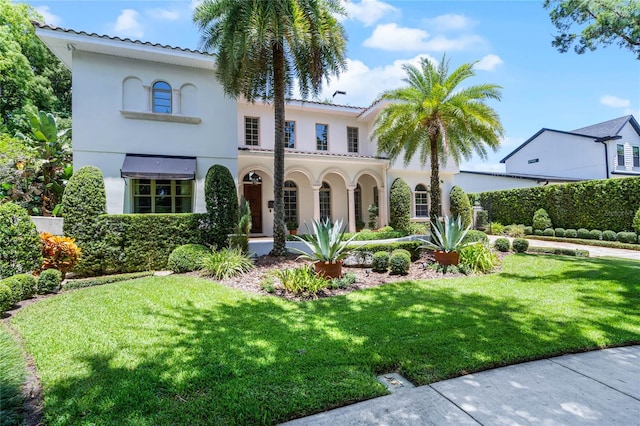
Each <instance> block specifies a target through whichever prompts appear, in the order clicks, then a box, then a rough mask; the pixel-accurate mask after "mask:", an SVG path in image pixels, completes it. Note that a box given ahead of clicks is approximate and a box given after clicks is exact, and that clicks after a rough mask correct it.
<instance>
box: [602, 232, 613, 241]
mask: <svg viewBox="0 0 640 426" xmlns="http://www.w3.org/2000/svg"><path fill="white" fill-rule="evenodd" d="M602 239H603V240H605V241H615V240H616V233H615V232H613V231H610V230H607V231H604V232H603V233H602Z"/></svg>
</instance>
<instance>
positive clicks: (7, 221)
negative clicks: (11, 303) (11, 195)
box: [0, 203, 42, 278]
mask: <svg viewBox="0 0 640 426" xmlns="http://www.w3.org/2000/svg"><path fill="white" fill-rule="evenodd" d="M41 264H42V252H41V250H40V236H39V235H38V231H37V230H36V225H35V224H34V223H33V222H32V221H31V218H30V217H29V215H28V214H27V211H26V210H25V209H24V208H22V207H20V206H19V205H17V204H14V203H4V204H0V278H2V277H10V276H12V275H15V274H21V273H24V272H33V271H35V270H37V269H38V268H40V265H41Z"/></svg>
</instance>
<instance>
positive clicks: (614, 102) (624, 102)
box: [600, 95, 631, 108]
mask: <svg viewBox="0 0 640 426" xmlns="http://www.w3.org/2000/svg"><path fill="white" fill-rule="evenodd" d="M600 103H601V104H602V105H605V106H608V107H611V108H629V105H631V102H630V101H629V99H622V98H619V97H617V96H613V95H604V96H602V97H601V98H600Z"/></svg>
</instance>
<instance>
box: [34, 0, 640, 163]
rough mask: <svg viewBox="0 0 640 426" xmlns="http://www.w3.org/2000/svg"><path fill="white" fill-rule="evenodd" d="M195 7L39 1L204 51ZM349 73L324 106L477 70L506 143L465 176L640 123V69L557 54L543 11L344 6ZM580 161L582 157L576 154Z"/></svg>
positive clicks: (62, 17) (501, 6) (89, 27)
mask: <svg viewBox="0 0 640 426" xmlns="http://www.w3.org/2000/svg"><path fill="white" fill-rule="evenodd" d="M196 1H197V0H194V1H190V0H175V1H95V0H94V1H83V0H79V1H78V0H76V1H59V0H31V1H28V3H29V4H31V5H32V6H34V7H35V8H36V9H37V10H38V11H39V12H40V13H41V14H42V15H43V16H44V18H45V21H46V22H47V23H49V24H53V25H57V26H61V27H64V28H70V29H74V30H77V31H87V32H89V33H92V32H95V33H98V34H108V35H112V36H120V37H129V38H133V39H140V40H143V41H150V42H154V43H162V44H169V45H172V46H179V47H185V48H192V49H197V48H199V47H200V45H199V34H198V29H197V27H196V26H195V25H194V24H193V23H192V20H191V17H192V13H193V8H194V5H195V4H196ZM346 8H347V11H348V13H349V17H348V18H347V19H345V20H344V21H343V24H344V26H345V29H346V32H347V35H348V38H349V41H348V47H347V57H348V70H347V71H346V72H345V73H343V74H342V75H341V76H340V78H338V79H335V78H334V79H333V80H332V81H331V82H330V84H329V85H328V86H326V87H325V89H324V91H323V94H322V95H321V97H320V98H321V99H326V98H329V97H330V96H331V94H332V93H333V92H334V91H335V90H344V91H346V92H347V94H346V95H345V96H341V95H339V96H337V97H336V98H335V101H336V103H341V104H348V105H355V106H368V105H369V104H371V102H372V101H373V100H374V99H375V98H376V97H377V96H378V95H379V94H380V93H381V92H382V91H384V90H387V89H391V88H396V87H399V86H400V85H401V84H402V82H401V79H402V77H403V76H404V73H403V71H402V64H405V63H417V61H418V60H419V59H420V58H421V57H424V56H429V57H431V58H434V59H436V60H440V59H441V58H442V55H443V53H445V52H446V54H447V56H448V57H449V58H450V60H451V67H452V69H453V67H456V66H458V65H460V64H462V63H464V62H473V61H479V62H478V64H477V65H476V76H475V77H474V78H472V79H470V80H468V81H469V82H470V83H471V84H479V83H494V84H498V85H500V86H502V87H503V89H502V95H503V98H502V101H501V102H492V103H491V105H492V106H493V107H494V108H495V109H496V110H497V111H498V113H499V114H500V118H501V120H502V124H503V126H504V129H505V139H504V140H503V142H502V146H501V148H500V150H499V151H498V152H497V153H492V154H490V156H489V159H488V160H487V161H483V160H481V159H478V158H473V159H472V160H471V161H469V162H465V163H463V164H461V168H462V169H463V170H487V171H504V167H503V165H502V164H499V161H500V159H502V158H503V157H505V156H506V155H507V154H508V153H509V152H511V151H512V150H513V149H514V148H516V147H517V146H518V145H520V144H521V143H522V142H524V141H525V140H526V139H528V138H529V137H530V136H532V135H533V134H534V133H535V132H537V131H538V130H540V129H541V128H542V127H546V128H551V129H558V130H573V129H577V128H580V127H584V126H587V125H590V124H594V123H597V122H600V121H605V120H609V119H612V118H616V117H620V116H623V115H627V114H634V116H635V117H636V119H640V61H638V60H636V59H635V55H634V54H633V53H632V52H630V51H628V50H625V49H622V48H620V47H618V46H615V45H614V46H608V47H606V48H599V49H598V50H596V51H594V52H588V53H585V54H584V55H578V54H576V53H574V52H573V51H571V52H568V53H564V54H561V53H559V52H558V51H557V50H556V49H555V48H553V47H552V46H551V41H552V39H553V35H554V34H555V33H556V31H555V28H554V27H553V25H552V24H551V22H550V20H549V15H548V11H547V10H545V9H544V8H543V7H542V2H538V1H515V0H514V1H471V0H469V1H381V0H353V1H349V2H347V3H346ZM576 155H580V153H576Z"/></svg>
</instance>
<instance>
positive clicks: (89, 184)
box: [62, 166, 107, 275]
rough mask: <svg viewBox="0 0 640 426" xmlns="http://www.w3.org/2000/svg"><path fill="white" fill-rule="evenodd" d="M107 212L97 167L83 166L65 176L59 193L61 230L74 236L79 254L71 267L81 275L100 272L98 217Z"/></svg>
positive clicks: (100, 248)
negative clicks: (64, 186) (60, 197)
mask: <svg viewBox="0 0 640 426" xmlns="http://www.w3.org/2000/svg"><path fill="white" fill-rule="evenodd" d="M106 212H107V197H106V194H105V190H104V178H103V176H102V172H101V171H100V169H99V168H97V167H94V166H84V167H81V168H80V169H78V170H76V171H75V172H74V174H73V176H71V179H69V182H68V183H67V187H66V188H65V190H64V194H63V196H62V216H63V217H64V225H63V230H64V234H65V235H66V236H67V237H71V238H74V239H75V243H76V244H77V245H78V247H80V249H81V250H82V257H81V258H80V260H79V262H78V263H77V264H76V265H75V266H74V269H73V270H74V271H75V272H77V273H79V274H81V275H97V274H100V273H101V272H102V260H103V252H102V243H101V239H100V238H99V235H100V224H99V219H98V217H99V216H100V215H102V214H105V213H106Z"/></svg>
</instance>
